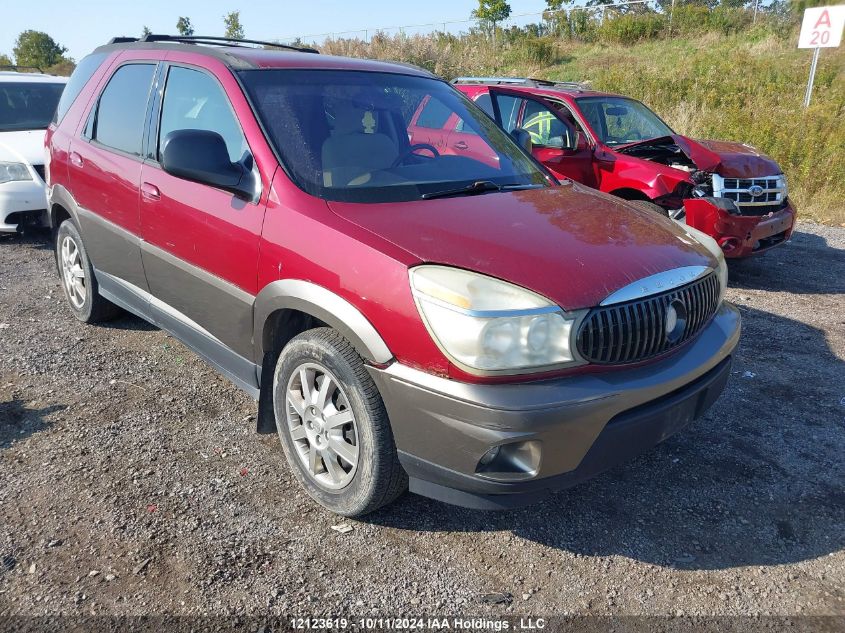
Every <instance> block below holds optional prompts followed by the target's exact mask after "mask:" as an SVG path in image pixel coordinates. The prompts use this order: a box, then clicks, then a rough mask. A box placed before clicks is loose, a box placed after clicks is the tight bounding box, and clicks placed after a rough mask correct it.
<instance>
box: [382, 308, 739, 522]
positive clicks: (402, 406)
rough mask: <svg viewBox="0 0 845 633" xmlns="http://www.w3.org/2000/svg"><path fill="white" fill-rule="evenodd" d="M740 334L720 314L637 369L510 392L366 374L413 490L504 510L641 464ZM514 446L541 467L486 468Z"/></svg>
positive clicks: (708, 401) (712, 377)
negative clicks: (496, 451) (526, 448)
mask: <svg viewBox="0 0 845 633" xmlns="http://www.w3.org/2000/svg"><path fill="white" fill-rule="evenodd" d="M739 332H740V318H739V313H738V312H737V311H736V309H735V308H734V307H733V306H730V305H729V304H723V305H722V306H721V307H720V308H719V311H718V312H717V314H716V316H715V317H714V318H713V320H712V321H711V322H710V323H709V324H708V325H707V326H706V327H705V328H704V329H703V330H702V331H701V332H700V333H699V335H698V336H697V337H696V338H695V339H694V340H692V341H690V342H689V343H687V344H685V345H684V346H683V348H681V349H679V350H677V352H676V353H674V354H671V355H670V356H668V357H666V358H663V359H661V360H659V361H657V362H654V363H650V364H648V365H643V366H639V367H631V368H626V369H616V370H614V371H607V372H602V373H595V374H581V375H577V376H571V377H564V378H558V379H553V380H543V381H536V382H530V383H523V384H512V385H473V384H468V383H459V382H457V381H452V380H448V379H445V378H439V377H435V376H431V375H430V374H424V373H422V372H419V371H416V370H413V369H411V368H408V367H404V366H402V365H398V364H395V363H394V365H391V366H390V367H388V368H386V369H376V368H371V369H370V372H371V374H372V375H373V378H374V380H375V381H376V384H377V385H378V387H379V390H380V391H381V394H382V397H383V399H384V401H385V405H386V407H387V411H388V414H389V415H390V419H391V426H392V427H393V433H394V436H395V439H396V444H397V447H398V449H399V455H400V459H401V461H402V465H403V466H404V468H405V470H406V471H407V472H408V475H409V477H410V478H411V484H410V485H411V490H412V491H414V492H418V493H420V494H423V495H425V496H429V497H433V498H436V499H440V500H442V501H446V502H448V503H454V504H456V505H463V506H467V507H474V508H481V509H495V508H507V507H515V506H519V505H525V504H527V503H531V502H534V501H536V500H538V499H540V498H542V497H543V496H546V495H548V494H549V493H551V492H554V491H555V490H559V489H562V488H566V487H568V486H571V485H574V484H576V483H578V482H580V481H582V480H583V479H585V478H587V477H590V476H592V475H595V474H597V473H599V472H601V471H603V470H605V469H607V468H610V467H612V466H614V465H615V464H617V463H619V462H622V461H625V460H627V459H629V458H631V457H634V456H635V455H637V454H639V453H641V452H643V451H645V450H647V449H648V448H650V447H652V446H654V445H655V444H657V443H659V442H661V441H663V440H664V439H666V438H667V437H669V436H670V435H672V434H673V433H675V432H677V431H678V430H680V429H681V428H683V427H684V426H686V425H687V424H688V423H690V422H691V421H693V420H694V419H696V418H698V417H700V416H701V415H702V414H703V413H704V412H705V411H706V410H707V408H709V407H710V405H712V404H713V402H715V401H716V399H717V398H718V397H719V394H720V393H721V392H722V390H723V389H724V386H725V384H726V381H727V378H728V375H729V373H730V355H731V352H732V351H733V349H734V348H735V347H736V344H737V342H738V340H739ZM507 445H513V446H518V445H530V446H532V447H534V449H535V452H536V454H537V456H536V464H535V465H534V467H532V468H531V469H526V471H527V472H525V473H522V474H521V475H520V474H517V475H514V474H513V473H504V474H497V473H495V472H493V473H491V472H489V471H488V469H485V467H483V465H482V464H481V460H482V458H483V457H484V456H485V455H487V454H488V451H490V449H491V448H493V447H495V446H500V447H504V446H507ZM536 449H538V450H536ZM528 471H530V472H528Z"/></svg>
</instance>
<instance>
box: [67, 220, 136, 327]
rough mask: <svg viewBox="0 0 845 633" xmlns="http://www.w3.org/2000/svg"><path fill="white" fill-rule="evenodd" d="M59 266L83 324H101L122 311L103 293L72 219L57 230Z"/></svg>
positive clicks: (70, 301)
mask: <svg viewBox="0 0 845 633" xmlns="http://www.w3.org/2000/svg"><path fill="white" fill-rule="evenodd" d="M55 252H56V266H57V267H58V269H59V275H60V277H61V282H62V289H63V290H64V293H65V298H66V299H67V302H68V307H70V311H71V312H72V313H73V316H75V317H76V318H77V319H79V320H80V321H82V322H83V323H101V322H103V321H109V320H111V319H114V318H115V317H117V316H119V315H120V314H121V309H120V308H118V307H117V306H116V305H114V304H113V303H112V302H111V301H108V300H107V299H105V298H103V297H102V296H101V295H100V291H99V290H100V289H99V286H98V285H97V278H96V277H95V276H94V267H93V266H92V265H91V260H90V259H88V252H87V251H86V250H85V244H83V242H82V236H81V235H80V234H79V229H77V228H76V225H75V224H74V223H73V220H65V221H64V222H62V223H61V225H60V226H59V230H58V231H56V249H55Z"/></svg>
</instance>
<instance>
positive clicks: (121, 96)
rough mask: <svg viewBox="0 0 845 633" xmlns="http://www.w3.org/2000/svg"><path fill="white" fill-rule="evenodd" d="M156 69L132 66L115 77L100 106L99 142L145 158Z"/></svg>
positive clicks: (96, 125) (96, 122)
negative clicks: (144, 143) (149, 101)
mask: <svg viewBox="0 0 845 633" xmlns="http://www.w3.org/2000/svg"><path fill="white" fill-rule="evenodd" d="M155 68H156V67H155V64H129V65H127V66H121V67H120V68H118V69H117V71H116V72H115V73H114V75H112V77H111V79H109V83H108V85H107V86H106V89H105V90H103V94H102V95H100V101H99V104H98V105H97V114H96V118H95V119H94V130H93V135H92V138H93V139H94V140H95V141H97V142H98V143H101V144H103V145H106V146H107V147H112V148H114V149H118V150H120V151H122V152H127V153H128V154H136V155H140V154H141V138H142V137H143V135H144V122H145V119H146V114H147V99H148V98H149V96H150V86H151V85H152V81H153V73H154V72H155Z"/></svg>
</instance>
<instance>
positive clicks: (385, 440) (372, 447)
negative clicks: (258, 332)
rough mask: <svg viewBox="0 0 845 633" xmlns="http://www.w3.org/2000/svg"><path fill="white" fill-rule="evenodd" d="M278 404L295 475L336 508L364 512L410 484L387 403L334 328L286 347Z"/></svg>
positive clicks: (276, 384) (276, 383)
mask: <svg viewBox="0 0 845 633" xmlns="http://www.w3.org/2000/svg"><path fill="white" fill-rule="evenodd" d="M273 409H274V412H275V417H276V428H277V430H278V432H279V439H280V440H281V443H282V448H283V449H284V452H285V456H286V457H287V461H288V465H289V466H290V468H291V470H292V471H293V474H294V476H295V477H296V478H297V479H298V480H299V483H300V484H301V485H302V487H303V488H305V491H306V492H307V493H308V494H309V495H310V496H311V498H312V499H314V500H315V501H317V502H318V503H320V504H321V505H323V506H324V507H326V508H328V509H329V510H331V511H332V512H334V513H336V514H340V515H343V516H348V517H355V516H361V515H364V514H367V513H370V512H373V511H374V510H377V509H378V508H381V507H382V506H385V505H387V504H388V503H390V502H391V501H393V500H394V499H396V498H397V497H398V496H399V495H401V494H402V493H403V492H404V491H405V490H406V489H407V487H408V476H407V475H406V474H405V471H404V470H403V469H402V466H401V464H400V463H399V458H398V456H397V454H396V444H395V443H394V440H393V432H392V431H391V428H390V421H389V420H388V417H387V411H386V410H385V408H384V402H382V399H381V396H380V395H379V392H378V389H377V388H376V385H375V383H374V382H373V380H372V378H371V377H370V375H369V374H368V373H367V370H366V368H365V367H364V362H363V360H362V359H361V357H360V356H359V355H358V353H357V352H356V351H355V348H353V347H352V345H351V344H350V343H349V341H347V340H346V339H345V338H343V337H342V336H341V335H340V334H339V333H338V332H337V331H335V330H333V329H331V328H317V329H313V330H308V331H307V332H303V333H302V334H300V335H298V336H296V337H294V338H293V339H291V341H290V342H289V343H288V344H287V345H286V346H285V348H284V349H283V350H282V353H281V354H280V356H279V361H278V363H277V365H276V372H275V375H274V377H273Z"/></svg>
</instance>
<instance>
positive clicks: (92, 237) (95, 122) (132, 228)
mask: <svg viewBox="0 0 845 633" xmlns="http://www.w3.org/2000/svg"><path fill="white" fill-rule="evenodd" d="M116 63H117V66H116V69H115V70H114V71H113V72H112V73H111V75H110V76H109V78H108V80H107V81H106V82H105V88H104V89H103V90H102V93H100V95H99V97H98V98H97V99H96V100H95V101H94V103H93V105H92V107H91V109H90V112H89V114H88V117H87V119H86V121H87V122H86V124H85V125H84V126H83V130H81V134H80V135H79V136H77V137H75V138H73V140H72V141H71V144H70V152H69V155H68V177H69V180H70V183H71V186H72V188H73V193H74V198H75V200H76V203H77V206H78V210H79V213H78V217H79V222H80V224H82V226H81V227H80V228H81V229H82V234H83V235H85V247H86V250H87V251H88V254H89V257H90V259H91V262H92V263H93V265H94V267H95V268H96V270H97V272H98V273H103V275H101V276H102V277H103V280H101V286H104V287H106V288H108V286H109V281H110V280H109V278H108V277H107V275H108V276H112V277H116V278H119V279H120V280H123V281H124V282H128V283H129V284H132V285H133V286H136V287H137V288H140V289H142V290H147V282H146V279H145V276H144V270H143V266H142V264H141V251H140V247H139V239H140V233H141V226H140V218H139V205H138V186H139V183H140V178H141V166H142V158H141V151H142V137H143V135H144V125H145V119H146V116H147V107H148V99H149V95H150V90H151V87H152V81H153V75H154V74H155V70H156V64H157V62H156V61H154V60H150V61H144V62H138V61H133V62H131V63H130V62H127V63H123V64H121V63H120V60H118V61H117V62H116Z"/></svg>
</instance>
